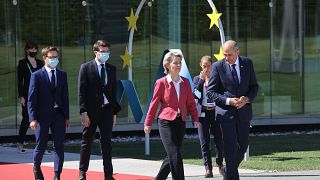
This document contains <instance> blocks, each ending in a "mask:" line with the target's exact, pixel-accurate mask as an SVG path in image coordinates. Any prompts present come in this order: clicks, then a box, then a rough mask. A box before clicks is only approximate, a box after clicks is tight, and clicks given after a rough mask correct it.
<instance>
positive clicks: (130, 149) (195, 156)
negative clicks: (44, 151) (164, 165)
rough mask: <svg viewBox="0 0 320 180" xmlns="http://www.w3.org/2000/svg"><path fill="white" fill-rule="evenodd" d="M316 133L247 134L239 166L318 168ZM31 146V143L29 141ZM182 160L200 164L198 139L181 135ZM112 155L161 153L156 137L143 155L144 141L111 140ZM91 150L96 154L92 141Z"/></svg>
mask: <svg viewBox="0 0 320 180" xmlns="http://www.w3.org/2000/svg"><path fill="white" fill-rule="evenodd" d="M319 140H320V134H317V135H286V136H264V137H258V136H254V137H250V159H249V161H246V162H243V163H242V164H241V168H247V169H260V170H276V171H291V170H315V169H317V170H319V169H320V141H319ZM31 146H32V145H31ZM79 149H80V145H67V146H66V147H65V150H66V152H74V153H79ZM182 149H183V158H184V163H187V164H196V165H202V160H201V154H200V145H199V140H198V139H185V140H184V143H183V148H182ZM112 152H113V156H114V157H123V158H138V159H149V160H159V161H161V160H162V159H163V157H164V156H165V152H164V149H163V147H162V143H161V141H160V140H152V141H151V155H150V156H145V155H144V142H113V151H112ZM92 153H93V154H96V155H99V154H100V147H99V144H98V143H94V145H93V148H92Z"/></svg>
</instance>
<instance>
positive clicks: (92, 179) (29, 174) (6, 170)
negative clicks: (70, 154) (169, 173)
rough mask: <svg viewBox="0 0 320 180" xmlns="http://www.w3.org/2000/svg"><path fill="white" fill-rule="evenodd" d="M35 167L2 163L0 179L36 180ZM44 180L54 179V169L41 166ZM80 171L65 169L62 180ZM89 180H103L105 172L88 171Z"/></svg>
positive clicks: (134, 179)
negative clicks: (33, 168)
mask: <svg viewBox="0 0 320 180" xmlns="http://www.w3.org/2000/svg"><path fill="white" fill-rule="evenodd" d="M32 167H33V165H30V164H13V163H4V162H0V172H1V174H0V179H10V180H21V179H28V180H29V179H30V180H32V179H34V176H33V170H32ZM41 170H42V172H43V175H44V179H46V180H47V179H49V180H50V179H53V176H54V173H53V167H48V166H41ZM78 173H79V171H78V170H76V169H63V172H62V174H61V179H62V180H75V179H77V178H78V175H79V174H78ZM113 177H114V178H115V179H116V180H150V179H154V178H153V177H149V176H138V175H130V174H114V175H113ZM87 179H88V180H103V172H95V171H88V172H87Z"/></svg>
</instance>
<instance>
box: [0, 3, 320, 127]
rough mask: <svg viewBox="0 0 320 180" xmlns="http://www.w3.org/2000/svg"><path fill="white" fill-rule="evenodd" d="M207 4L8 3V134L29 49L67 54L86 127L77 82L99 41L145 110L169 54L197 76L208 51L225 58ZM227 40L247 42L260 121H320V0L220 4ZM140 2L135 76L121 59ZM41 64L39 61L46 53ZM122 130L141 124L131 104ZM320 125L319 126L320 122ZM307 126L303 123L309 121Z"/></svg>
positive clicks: (4, 55)
mask: <svg viewBox="0 0 320 180" xmlns="http://www.w3.org/2000/svg"><path fill="white" fill-rule="evenodd" d="M209 2H210V1H206V0H200V1H195V0H159V1H157V0H155V1H151V0H150V1H148V0H146V1H144V0H142V1H141V0H130V1H128V0H88V1H78V0H68V1H62V0H33V1H21V0H3V1H1V2H0V14H1V15H0V62H1V63H0V82H1V84H0V128H18V127H19V124H20V120H21V107H20V105H19V101H18V98H17V96H18V95H17V83H16V82H17V77H16V67H17V63H18V61H19V60H20V59H22V58H23V56H24V50H23V48H24V44H25V42H26V41H27V40H29V39H34V40H35V41H36V42H37V43H38V44H39V46H40V49H41V48H43V47H45V46H48V45H54V46H57V47H59V49H60V62H61V63H60V67H61V68H63V69H64V70H65V71H66V72H67V73H68V80H69V96H70V108H71V114H70V115H71V120H72V123H73V125H80V117H79V113H78V105H77V99H78V98H77V93H78V92H77V86H78V85H77V79H78V73H79V68H80V65H81V64H82V63H84V62H86V61H89V60H91V59H93V57H94V56H93V53H92V50H91V49H92V44H93V43H94V42H95V41H96V40H97V39H105V40H107V41H109V42H110V43H111V45H112V46H111V59H110V60H109V61H110V63H111V64H114V65H115V66H116V67H117V73H118V79H121V80H127V79H128V78H131V77H132V81H133V83H134V86H135V88H136V91H137V94H138V98H139V100H140V103H141V106H142V109H143V110H145V108H146V105H147V102H148V96H149V93H150V89H151V87H152V86H153V84H152V83H153V81H154V78H155V74H156V72H157V69H158V67H159V64H160V61H161V56H162V53H163V51H164V50H165V49H176V48H179V49H181V50H182V52H183V54H184V57H185V60H186V63H187V65H188V68H189V71H190V73H191V76H192V77H193V76H195V75H197V74H198V73H199V71H200V67H199V60H200V58H201V56H203V55H211V56H213V54H218V53H219V48H220V45H221V41H220V34H219V30H218V29H217V27H215V26H214V27H213V28H212V29H209V24H210V19H209V18H208V17H207V15H206V14H210V13H211V12H212V9H211V7H210V5H209ZM213 2H214V3H215V6H216V8H217V10H218V12H219V13H222V16H221V21H222V25H223V29H224V34H225V37H226V39H234V40H236V41H238V42H239V45H240V54H241V55H244V56H248V57H250V58H251V59H252V60H253V62H254V66H255V71H256V74H257V78H258V82H259V85H260V90H259V94H258V97H257V99H256V101H255V102H254V119H255V120H256V121H259V120H261V119H270V120H272V119H278V118H283V119H290V118H308V117H320V105H319V104H320V93H319V92H320V84H319V82H320V81H319V79H320V2H319V1H317V0H297V1H293V0H268V1H267V0H225V1H217V2H216V1H213ZM141 3H142V6H141V10H140V12H139V18H138V20H137V31H134V33H133V36H132V55H133V59H132V71H128V67H123V61H122V59H121V58H120V56H121V55H123V54H124V52H125V50H126V47H128V46H129V41H130V40H129V39H130V31H128V21H127V20H126V19H125V17H128V16H130V11H131V8H132V9H133V12H134V13H135V12H136V11H137V8H138V6H139V5H140V4H141ZM38 58H41V55H40V54H38ZM121 105H122V107H123V110H122V111H121V113H120V114H119V115H118V116H119V123H120V124H133V123H135V121H134V120H133V116H132V113H131V110H130V107H129V106H128V102H127V100H126V98H123V99H122V101H121ZM318 122H320V120H318ZM301 123H303V122H301Z"/></svg>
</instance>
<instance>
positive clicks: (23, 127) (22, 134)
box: [18, 104, 30, 144]
mask: <svg viewBox="0 0 320 180" xmlns="http://www.w3.org/2000/svg"><path fill="white" fill-rule="evenodd" d="M21 109H22V120H21V124H20V128H19V137H18V142H19V143H21V144H23V143H24V141H25V139H26V134H27V131H28V128H29V126H30V122H29V115H28V106H27V104H26V105H25V106H21Z"/></svg>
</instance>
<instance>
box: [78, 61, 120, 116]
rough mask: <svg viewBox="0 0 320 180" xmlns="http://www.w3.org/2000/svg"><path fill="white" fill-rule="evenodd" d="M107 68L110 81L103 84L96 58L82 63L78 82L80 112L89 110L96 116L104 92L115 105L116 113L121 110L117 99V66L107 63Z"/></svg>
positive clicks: (89, 112) (90, 113) (88, 111)
mask: <svg viewBox="0 0 320 180" xmlns="http://www.w3.org/2000/svg"><path fill="white" fill-rule="evenodd" d="M105 68H106V71H107V78H108V80H107V81H108V82H107V84H106V85H105V86H103V85H102V84H101V81H100V76H99V70H98V66H97V63H96V62H95V60H94V59H93V60H92V61H89V62H87V63H85V64H82V65H81V67H80V72H79V82H78V92H79V107H80V114H81V113H83V112H87V113H88V114H89V115H91V116H94V115H95V114H97V113H99V112H100V111H99V109H100V108H101V105H102V104H101V98H102V96H103V93H104V94H105V96H106V98H107V99H108V101H109V103H110V104H111V105H112V106H113V108H114V114H117V113H118V111H120V110H121V107H120V105H119V104H118V102H116V99H115V97H116V85H117V77H116V67H115V66H113V65H111V64H108V63H105Z"/></svg>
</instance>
